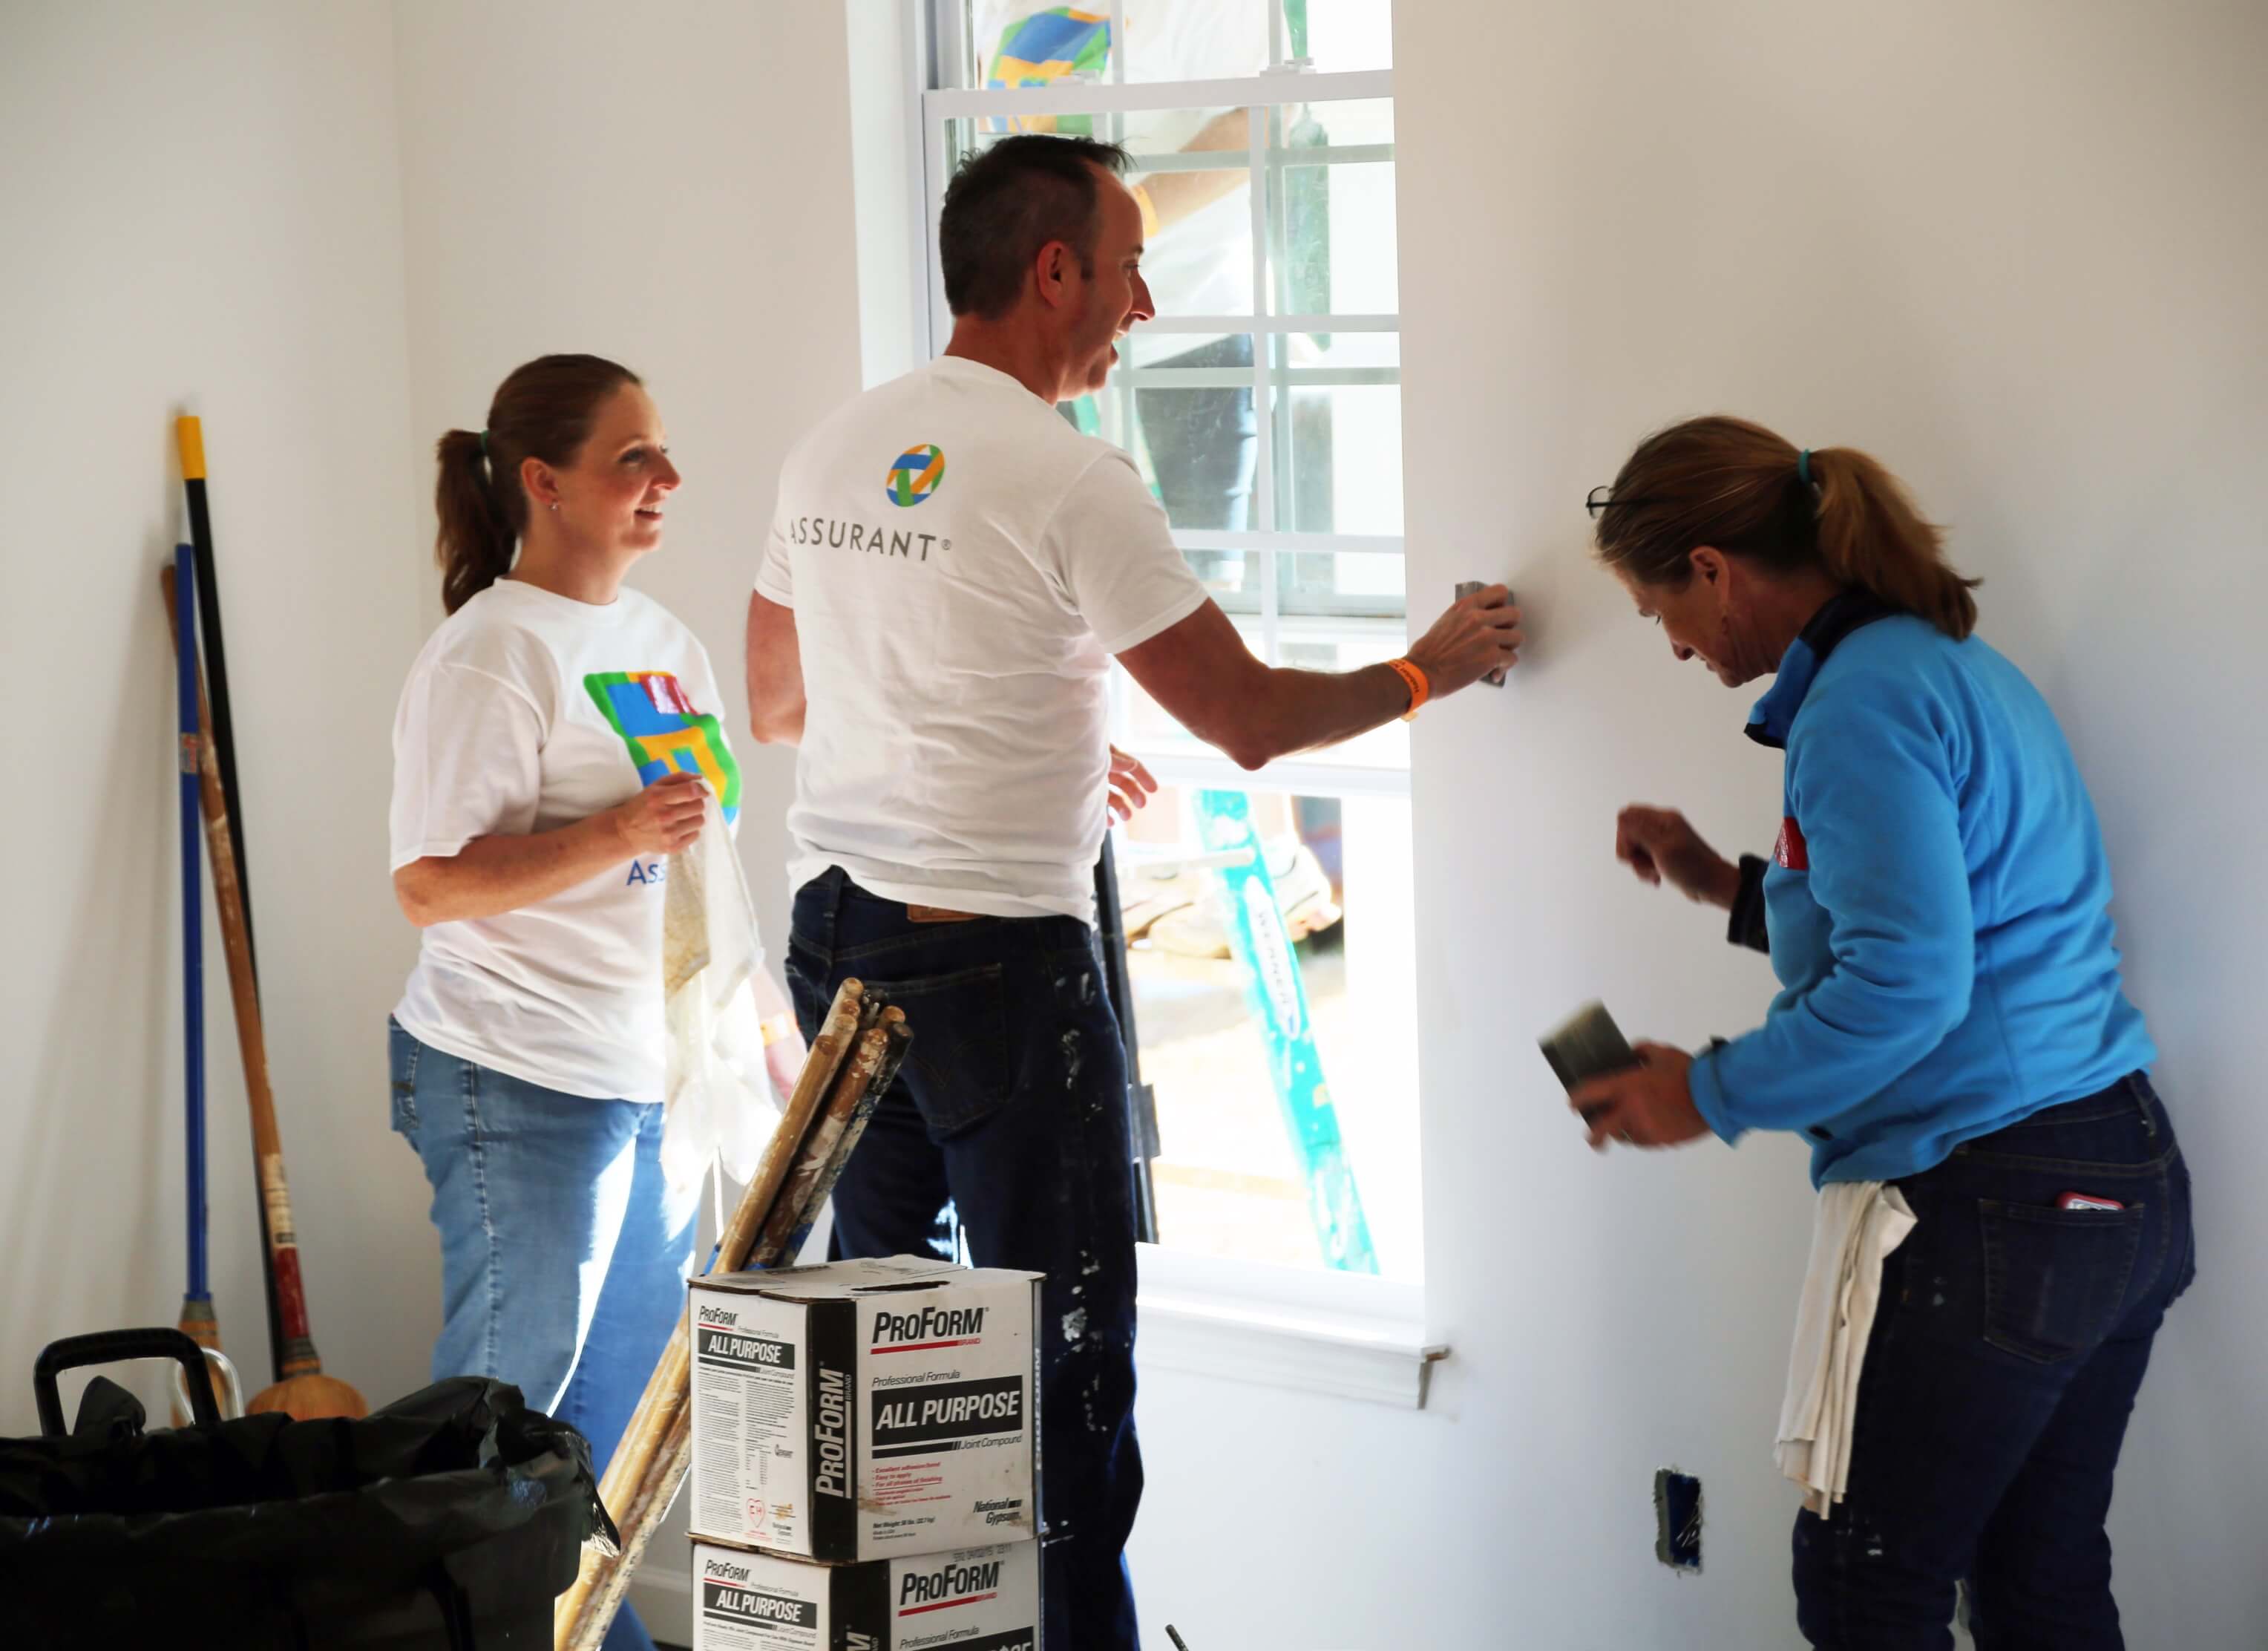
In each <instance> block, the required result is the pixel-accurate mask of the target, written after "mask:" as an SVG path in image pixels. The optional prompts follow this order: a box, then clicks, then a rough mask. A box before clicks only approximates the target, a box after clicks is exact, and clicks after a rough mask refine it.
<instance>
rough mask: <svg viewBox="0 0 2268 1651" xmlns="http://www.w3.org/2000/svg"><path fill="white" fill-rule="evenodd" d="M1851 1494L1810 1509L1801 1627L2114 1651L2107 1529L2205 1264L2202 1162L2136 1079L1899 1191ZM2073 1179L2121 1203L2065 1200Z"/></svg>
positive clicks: (1934, 1647)
mask: <svg viewBox="0 0 2268 1651" xmlns="http://www.w3.org/2000/svg"><path fill="white" fill-rule="evenodd" d="M1898 1186H1899V1189H1900V1190H1902V1191H1903V1192H1904V1194H1905V1197H1906V1200H1907V1202H1908V1203H1909V1204H1911V1205H1912V1207H1913V1212H1914V1214H1915V1215H1916V1216H1917V1217H1918V1225H1917V1226H1916V1227H1915V1228H1914V1230H1913V1231H1912V1233H1911V1234H1910V1235H1908V1236H1907V1238H1906V1241H1905V1242H1904V1244H1903V1245H1901V1246H1900V1247H1899V1249H1897V1250H1896V1253H1894V1254H1893V1255H1892V1256H1891V1257H1889V1261H1888V1262H1887V1263H1886V1264H1885V1265H1884V1267H1883V1271H1882V1295H1881V1310H1880V1312H1879V1313H1878V1314H1877V1316H1876V1317H1875V1320H1874V1334H1873V1336H1872V1338H1870V1339H1869V1340H1868V1342H1867V1362H1866V1365H1865V1366H1864V1367H1863V1369H1862V1371H1861V1374H1860V1377H1859V1409H1858V1414H1857V1417H1856V1427H1857V1434H1856V1436H1855V1439H1854V1441H1853V1444H1852V1456H1851V1483H1850V1496H1849V1499H1848V1500H1846V1501H1845V1502H1844V1503H1843V1504H1842V1505H1841V1506H1839V1507H1837V1508H1836V1510H1835V1512H1834V1515H1833V1517H1832V1518H1829V1519H1822V1518H1819V1517H1817V1516H1815V1515H1811V1514H1809V1513H1805V1514H1801V1515H1798V1516H1797V1519H1796V1526H1795V1590H1796V1610H1797V1620H1798V1622H1799V1623H1800V1625H1801V1626H1802V1629H1803V1633H1804V1635H1805V1637H1806V1638H1807V1639H1808V1640H1810V1641H1811V1643H1812V1644H1813V1645H1814V1646H1815V1647H1823V1651H1825V1648H1831V1651H1946V1648H1948V1647H1951V1646H1952V1644H1953V1636H1952V1633H1951V1630H1950V1627H1949V1624H1950V1623H1951V1620H1952V1617H1953V1608H1954V1589H1955V1582H1956V1581H1962V1580H1966V1581H1967V1582H1968V1584H1969V1595H1970V1618H1971V1627H1972V1630H1973V1632H1974V1633H1975V1635H1976V1640H1977V1651H2050V1647H2052V1648H2053V1651H2118V1648H2119V1647H2123V1646H2124V1643H2125V1641H2124V1639H2123V1638H2122V1637H2121V1635H2120V1633H2119V1629H2118V1608H2117V1605H2116V1604H2115V1603H2113V1602H2112V1600H2111V1597H2110V1537H2108V1536H2107V1535H2106V1534H2105V1533H2104V1531H2103V1519H2104V1516H2105V1515H2107V1514H2108V1513H2109V1511H2110V1481H2111V1475H2112V1473H2113V1471H2114V1470H2116V1468H2117V1465H2118V1450H2119V1446H2120V1444H2121V1442H2122V1441H2124V1437H2125V1433H2126V1419H2127V1416H2128V1415H2129V1413H2130V1412H2131V1411H2132V1409H2133V1405H2134V1396H2135V1393H2136V1391H2137V1390H2138V1389H2139V1388H2140V1387H2141V1385H2142V1374H2143V1371H2144V1370H2145V1369H2146V1368H2147V1367H2148V1365H2149V1362H2150V1343H2151V1339H2152V1338H2154V1336H2155V1335H2156V1334H2157V1332H2158V1326H2159V1324H2160V1323H2161V1321H2162V1320H2163V1319H2164V1317H2165V1314H2166V1308H2167V1307H2168V1306H2169V1304H2170V1303H2171V1302H2172V1301H2173V1300H2174V1298H2175V1297H2176V1296H2178V1295H2179V1294H2181V1293H2182V1292H2183V1290H2185V1289H2187V1288H2188V1287H2189V1285H2190V1281H2191V1279H2193V1278H2195V1277H2196V1275H2197V1245H2196V1240H2195V1237H2194V1235H2192V1233H2191V1226H2190V1176H2189V1170H2188V1168H2187V1167H2186V1166H2185V1165H2184V1164H2183V1161H2182V1153H2181V1148H2180V1147H2179V1146H2176V1144H2175V1140H2174V1131H2173V1124H2172V1122H2171V1120H2169V1118H2168V1117H2167V1116H2166V1109H2165V1106H2164V1104H2163V1103H2162V1102H2160V1100H2159V1099H2158V1096H2157V1095H2156V1093H2155V1092H2154V1090H2153V1089H2152V1088H2151V1087H2150V1083H2149V1080H2147V1078H2145V1077H2143V1076H2141V1075H2140V1074H2139V1073H2138V1074H2136V1075H2135V1076H2133V1077H2131V1078H2128V1079H2125V1080H2123V1081H2122V1082H2120V1083H2118V1084H2117V1085H2115V1086H2114V1087H2111V1088H2110V1089H2107V1090H2105V1091H2103V1092H2102V1094H2101V1095H2090V1096H2088V1098H2086V1099H2085V1100H2080V1101H2073V1102H2070V1103H2068V1104H2067V1105H2064V1106H2059V1107H2052V1108H2050V1109H2048V1110H2046V1111H2044V1112H2041V1113H2036V1114H2035V1115H2034V1116H2033V1117H2029V1118H2027V1119H2025V1120H2024V1121H2023V1122H2022V1123H2021V1124H2015V1125H2014V1126H2013V1127H2011V1128H2008V1129H2005V1130H2002V1131H1999V1132H1998V1133H1997V1134H1992V1135H1988V1136H1985V1137H1983V1138H1981V1139H1977V1140H1973V1141H1970V1142H1969V1143H1967V1144H1966V1145H1964V1146H1960V1147H1957V1148H1956V1149H1955V1152H1954V1153H1953V1156H1952V1157H1950V1158H1948V1160H1946V1161H1945V1162H1944V1163H1942V1164H1940V1165H1939V1166H1938V1167H1937V1168H1934V1169H1932V1170H1929V1171H1927V1172H1926V1173H1925V1174H1923V1175H1918V1176H1913V1177H1911V1179H1909V1180H1905V1181H1902V1182H1900V1183H1898ZM2066 1192H2078V1193H2089V1194H2095V1195H2097V1196H2100V1197H2102V1198H2110V1199H2114V1200H2116V1201H2117V1202H2118V1203H2120V1204H2123V1205H2125V1208H2124V1209H2123V1210H2117V1211H2099V1210H2072V1211H2063V1210H2058V1208H2057V1207H2056V1205H2057V1201H2058V1199H2059V1198H2061V1196H2062V1195H2063V1194H2065V1193H2066Z"/></svg>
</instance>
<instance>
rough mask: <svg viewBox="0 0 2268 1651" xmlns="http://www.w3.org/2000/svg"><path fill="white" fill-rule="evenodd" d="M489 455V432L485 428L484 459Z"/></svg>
mask: <svg viewBox="0 0 2268 1651" xmlns="http://www.w3.org/2000/svg"><path fill="white" fill-rule="evenodd" d="M488 456H489V432H488V431H485V430H484V431H481V457H482V458H483V459H485V458H487V457H488Z"/></svg>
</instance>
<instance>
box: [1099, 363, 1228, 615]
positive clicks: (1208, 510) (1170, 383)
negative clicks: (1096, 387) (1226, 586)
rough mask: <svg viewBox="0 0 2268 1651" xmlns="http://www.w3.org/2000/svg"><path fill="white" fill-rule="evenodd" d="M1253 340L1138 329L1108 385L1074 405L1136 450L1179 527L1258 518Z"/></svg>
mask: <svg viewBox="0 0 2268 1651" xmlns="http://www.w3.org/2000/svg"><path fill="white" fill-rule="evenodd" d="M1252 348H1253V345H1252V336H1251V335H1250V334H1248V333H1231V334H1228V335H1226V336H1222V337H1215V338H1189V337H1186V336H1177V335H1164V334H1161V335H1152V336H1149V337H1145V336H1144V335H1143V334H1142V332H1141V330H1140V329H1139V328H1137V329H1136V330H1135V332H1134V333H1133V334H1132V335H1130V337H1129V338H1128V339H1127V341H1126V343H1125V344H1124V345H1123V346H1122V362H1121V365H1120V368H1119V370H1118V371H1117V372H1114V373H1112V375H1111V379H1110V382H1109V383H1108V384H1107V385H1105V386H1104V387H1103V389H1102V392H1101V394H1099V395H1095V396H1089V397H1082V398H1081V400H1080V401H1079V402H1077V403H1074V404H1073V406H1072V409H1071V415H1070V416H1071V417H1072V418H1073V419H1074V421H1075V422H1078V423H1079V424H1080V425H1081V427H1082V428H1085V429H1088V430H1090V431H1093V433H1094V434H1096V435H1099V436H1101V437H1102V438H1103V439H1105V440H1106V441H1110V442H1114V443H1116V445H1117V446H1122V447H1123V448H1125V449H1126V450H1127V452H1129V453H1132V454H1133V455H1134V462H1135V464H1136V465H1137V466H1138V467H1139V468H1140V469H1141V472H1142V479H1143V480H1144V481H1145V482H1147V483H1149V484H1150V490H1151V491H1152V493H1154V494H1156V495H1157V497H1158V500H1159V503H1160V504H1161V505H1164V506H1165V509H1166V520H1167V521H1168V522H1170V523H1171V524H1172V525H1173V526H1174V527H1177V528H1188V529H1206V530H1211V531H1213V532H1229V533H1245V532H1248V531H1250V530H1251V529H1252V528H1253V527H1255V526H1256V521H1255V519H1254V508H1253V497H1252V488H1253V479H1254V472H1255V469H1256V466H1257V463H1258V458H1259V427H1258V424H1257V422H1256V419H1255V416H1254V414H1253V410H1252V409H1253V405H1254V395H1253V383H1252V380H1253V370H1252ZM1198 572H1199V574H1200V576H1204V575H1205V574H1206V573H1207V570H1206V569H1205V568H1204V567H1202V566H1201V567H1200V568H1199V569H1198Z"/></svg>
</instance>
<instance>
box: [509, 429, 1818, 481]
mask: <svg viewBox="0 0 2268 1651" xmlns="http://www.w3.org/2000/svg"><path fill="white" fill-rule="evenodd" d="M486 440H487V438H486V437H485V436H483V437H482V441H483V442H485V441H486ZM482 451H483V452H486V451H487V449H486V447H485V446H484V447H483V448H482ZM1795 479H1796V480H1797V481H1799V482H1800V483H1803V484H1804V486H1806V487H1809V486H1810V485H1811V449H1810V448H1808V447H1806V448H1805V449H1804V450H1803V451H1802V452H1801V453H1797V454H1796V455H1795Z"/></svg>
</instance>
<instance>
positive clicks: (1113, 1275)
mask: <svg viewBox="0 0 2268 1651" xmlns="http://www.w3.org/2000/svg"><path fill="white" fill-rule="evenodd" d="M845 977H857V978H858V979H859V980H862V981H864V982H865V983H866V984H867V985H868V986H869V987H871V988H873V989H874V990H876V991H880V993H881V994H882V995H883V996H884V997H885V998H886V999H887V1000H888V1001H890V1002H892V1003H895V1004H896V1005H898V1006H900V1007H902V1008H903V1009H904V1010H905V1012H906V1021H907V1024H908V1025H909V1026H910V1027H911V1028H913V1034H914V1041H913V1046H912V1048H911V1049H910V1050H909V1051H908V1053H907V1058H906V1064H905V1066H904V1068H903V1069H902V1071H901V1072H900V1073H899V1076H898V1080H897V1082H896V1083H895V1084H893V1085H892V1086H891V1087H890V1089H889V1092H888V1093H887V1095H884V1096H883V1097H882V1101H881V1103H880V1105H879V1106H878V1107H877V1108H876V1109H875V1111H874V1117H873V1122H872V1123H870V1124H868V1125H867V1126H866V1133H865V1137H864V1139H862V1140H861V1141H860V1142H859V1144H858V1150H857V1151H856V1152H855V1153H852V1154H851V1159H850V1161H849V1163H848V1164H847V1165H846V1166H845V1167H844V1168H843V1178H842V1180H841V1181H839V1182H838V1183H836V1188H835V1234H834V1238H833V1240H832V1248H831V1251H830V1253H831V1254H832V1255H833V1256H835V1257H838V1258H839V1257H845V1256H897V1255H906V1254H912V1255H921V1254H924V1253H925V1252H926V1253H931V1254H936V1255H939V1256H944V1257H953V1256H954V1254H955V1253H956V1250H957V1249H959V1248H961V1246H962V1245H964V1244H965V1246H966V1248H967V1249H968V1256H969V1258H970V1259H971V1260H972V1261H973V1262H975V1264H976V1265H978V1266H980V1267H1017V1268H1022V1269H1026V1270H1028V1271H1035V1272H1044V1273H1045V1274H1047V1283H1046V1284H1045V1285H1044V1286H1042V1291H1041V1314H1040V1391H1041V1404H1040V1445H1041V1454H1042V1456H1043V1457H1044V1459H1045V1463H1046V1478H1045V1481H1044V1483H1043V1485H1042V1488H1041V1492H1040V1495H1041V1507H1040V1511H1041V1517H1042V1527H1043V1528H1042V1542H1043V1543H1044V1544H1045V1549H1044V1552H1043V1555H1042V1566H1043V1572H1042V1587H1043V1588H1044V1592H1045V1596H1046V1599H1045V1610H1046V1625H1045V1630H1044V1635H1043V1640H1044V1643H1045V1645H1046V1646H1048V1647H1050V1651H1120V1648H1123V1651H1134V1647H1136V1645H1137V1644H1138V1634H1137V1631H1136V1629H1135V1625H1134V1595H1133V1589H1132V1587H1131V1585H1130V1582H1129V1581H1128V1579H1127V1574H1126V1561H1125V1557H1124V1549H1125V1545H1126V1537H1127V1535H1128V1533H1129V1532H1130V1531H1131V1530H1132V1529H1133V1528H1134V1509H1135V1507H1136V1505H1137V1504H1138V1502H1139V1501H1140V1500H1141V1497H1142V1457H1141V1452H1140V1450H1139V1449H1138V1448H1137V1446H1136V1444H1135V1441H1134V1205H1133V1176H1132V1172H1131V1170H1130V1162H1129V1141H1128V1136H1127V1127H1126V1051H1125V1048H1124V1046H1123V1044H1122V1043H1120V1041H1119V1035H1118V1022H1117V1020H1116V1017H1115V1016H1114V1015H1113V1014H1112V1013H1111V1011H1110V1001H1109V998H1108V995H1107V992H1106V991H1105V988H1104V985H1103V979H1102V959H1101V954H1100V953H1099V952H1098V951H1097V950H1096V949H1095V938H1094V929H1093V928H1092V927H1091V926H1089V925H1086V924H1085V923H1081V922H1079V921H1078V920H1076V919H1075V918H968V919H965V920H962V921H956V922H933V923H917V922H915V921H913V920H912V918H910V917H909V914H908V911H907V909H906V908H905V907H904V906H903V905H902V904H900V903H898V902H896V901H894V900H883V899H880V898H879V897H878V896H873V895H870V894H868V893H867V892H866V891H865V889H862V888H859V887H858V885H856V884H855V883H853V882H851V881H850V879H849V878H847V877H846V876H844V875H843V873H842V872H841V871H840V870H831V871H828V872H826V873H823V874H821V876H818V877H815V878H814V879H813V880H812V881H810V882H808V883H806V884H805V885H804V886H803V888H801V889H800V890H799V892H798V893H797V895H796V897H795V918H794V925H793V932H792V934H791V936H790V938H789V941H788V954H787V979H788V986H789V988H790V990H791V991H792V992H793V993H794V996H795V1008H796V1016H797V1018H798V1019H799V1021H801V1022H802V1023H803V1030H804V1036H806V1037H811V1036H816V1035H817V1032H818V1029H819V1022H820V1021H821V1018H822V1017H823V1016H824V1014H825V1013H826V1010H827V1006H828V1003H829V1002H830V1001H831V1000H832V999H833V997H834V995H835V991H836V987H837V986H839V985H840V984H842V982H843V979H844V978H845Z"/></svg>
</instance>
